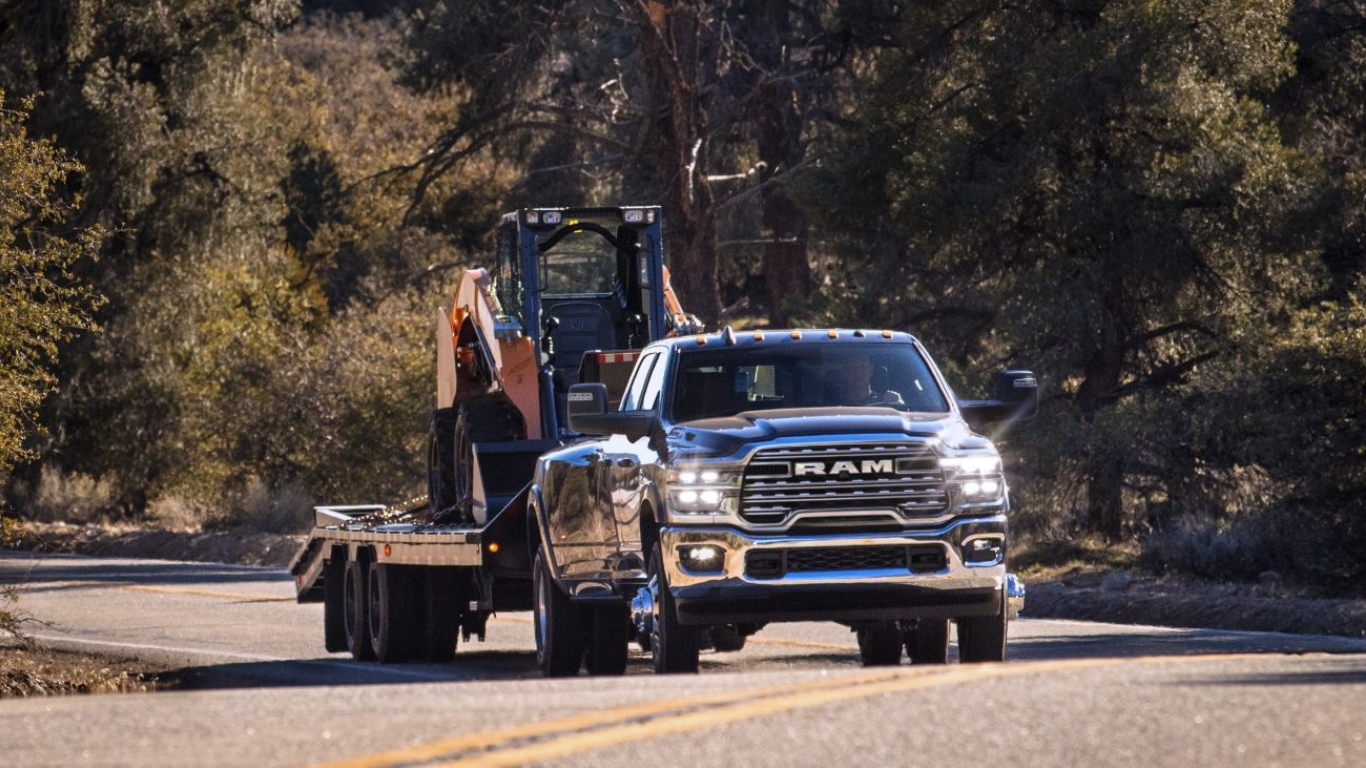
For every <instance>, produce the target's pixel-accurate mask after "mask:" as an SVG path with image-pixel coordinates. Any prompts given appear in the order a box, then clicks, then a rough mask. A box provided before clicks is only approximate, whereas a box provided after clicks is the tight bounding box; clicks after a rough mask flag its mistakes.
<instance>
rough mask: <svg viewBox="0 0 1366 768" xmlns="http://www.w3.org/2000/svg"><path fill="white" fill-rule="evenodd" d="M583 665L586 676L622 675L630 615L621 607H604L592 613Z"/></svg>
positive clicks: (628, 638) (628, 641) (629, 612)
mask: <svg viewBox="0 0 1366 768" xmlns="http://www.w3.org/2000/svg"><path fill="white" fill-rule="evenodd" d="M591 617H592V625H593V626H592V630H591V631H590V632H589V635H588V656H587V659H586V665H587V667H588V674H590V675H620V674H623V673H625V672H626V651H627V650H628V647H629V646H630V644H631V611H630V609H629V608H627V607H626V605H625V604H624V603H623V604H621V605H604V606H601V607H600V608H597V609H596V610H594V611H593V613H592V616H591Z"/></svg>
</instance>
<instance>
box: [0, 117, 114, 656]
mask: <svg viewBox="0 0 1366 768" xmlns="http://www.w3.org/2000/svg"><path fill="white" fill-rule="evenodd" d="M30 109H31V105H30V104H29V103H27V102H24V103H21V104H19V105H18V106H17V107H15V106H7V105H6V104H5V94H4V92H3V91H0V480H3V479H5V478H7V477H8V475H9V473H10V471H11V470H12V468H13V467H14V465H15V464H16V463H17V462H19V461H20V460H22V459H25V458H27V457H28V456H29V455H31V454H30V452H29V450H28V449H27V447H26V445H25V442H26V439H27V438H29V437H30V436H31V435H32V434H33V433H34V431H35V424H36V421H37V418H36V417H37V413H38V408H39V406H40V405H41V404H42V402H43V400H44V398H46V397H47V396H48V395H49V394H50V393H51V392H52V390H53V388H54V385H55V383H56V379H55V377H54V375H53V372H52V368H53V366H54V365H55V364H56V361H57V353H58V350H59V348H60V346H61V344H62V342H64V341H67V340H69V339H70V338H71V336H72V335H73V334H74V333H75V332H77V331H79V330H82V329H88V328H90V325H91V320H90V315H91V312H92V311H93V309H94V306H95V304H96V299H95V297H94V294H93V293H92V291H91V289H90V287H89V286H87V285H84V284H82V283H81V282H80V281H79V280H77V279H76V278H75V277H74V274H73V272H74V270H75V269H76V268H77V267H78V265H80V263H81V262H83V261H86V260H88V259H92V258H94V256H95V254H96V251H97V249H98V243H99V233H98V232H97V231H95V230H84V231H82V230H73V229H70V227H69V222H70V220H71V219H72V217H73V215H74V213H75V212H76V210H77V207H78V205H79V201H78V200H72V199H70V198H68V197H67V196H66V195H65V189H64V184H65V182H66V180H67V178H68V177H69V176H71V175H72V174H76V173H79V172H80V171H81V167H80V165H79V164H77V163H75V162H73V161H72V160H70V159H69V158H68V157H67V156H66V154H65V153H64V152H62V151H61V150H60V149H59V148H58V147H56V146H55V145H54V144H53V143H52V142H51V141H47V140H42V139H40V140H33V139H31V138H29V136H28V132H27V131H26V129H25V128H24V122H25V120H26V119H27V117H28V114H29V110H30ZM3 505H4V501H3V499H2V498H0V546H4V545H8V544H9V543H10V542H11V541H12V539H13V537H14V536H15V534H16V523H15V521H14V520H12V519H11V518H9V517H7V516H5V515H4V512H5V510H4V506H3ZM15 598H16V595H15V592H14V590H13V588H12V587H11V586H8V585H7V586H6V587H5V588H4V591H3V593H0V631H5V632H13V633H16V634H20V636H22V634H21V630H22V628H23V625H24V623H25V621H26V619H25V617H24V616H23V615H22V614H21V613H20V612H19V611H18V610H17V609H16V608H15V607H14V601H15Z"/></svg>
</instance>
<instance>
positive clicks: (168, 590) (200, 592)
mask: <svg viewBox="0 0 1366 768" xmlns="http://www.w3.org/2000/svg"><path fill="white" fill-rule="evenodd" d="M115 586H117V588H118V589H124V590H128V591H129V592H153V593H158V594H165V595H190V596H192V597H216V598H219V599H221V600H236V601H240V602H248V603H292V602H294V600H295V599H294V598H292V597H270V596H269V595H252V594H247V593H243V592H218V591H215V590H211V589H195V588H193V587H153V586H148V585H146V584H118V585H115Z"/></svg>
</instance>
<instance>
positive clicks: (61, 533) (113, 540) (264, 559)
mask: <svg viewBox="0 0 1366 768" xmlns="http://www.w3.org/2000/svg"><path fill="white" fill-rule="evenodd" d="M303 541H304V536H302V535H282V534H277V533H256V532H250V531H215V532H211V533H191V532H185V531H158V530H149V529H147V528H138V527H134V526H109V525H66V524H63V523H25V524H24V527H23V530H22V532H21V534H20V538H19V541H18V542H17V543H16V545H15V548H16V549H23V550H31V551H34V552H58V553H67V554H74V555H102V556H106V557H143V558H151V559H156V560H188V561H193V562H203V563H237V564H239V565H273V566H281V567H283V566H286V565H289V561H290V559H291V558H293V557H294V553H295V552H297V551H298V550H299V545H300V544H302V543H303Z"/></svg>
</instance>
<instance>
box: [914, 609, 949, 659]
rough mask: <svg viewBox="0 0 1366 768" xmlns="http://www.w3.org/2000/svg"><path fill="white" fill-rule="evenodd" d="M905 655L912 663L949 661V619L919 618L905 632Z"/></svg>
mask: <svg viewBox="0 0 1366 768" xmlns="http://www.w3.org/2000/svg"><path fill="white" fill-rule="evenodd" d="M906 655H908V656H910V657H911V663H912V664H948V663H949V620H948V619H920V620H919V621H917V622H916V624H915V628H914V629H911V630H908V631H907V632H906Z"/></svg>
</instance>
